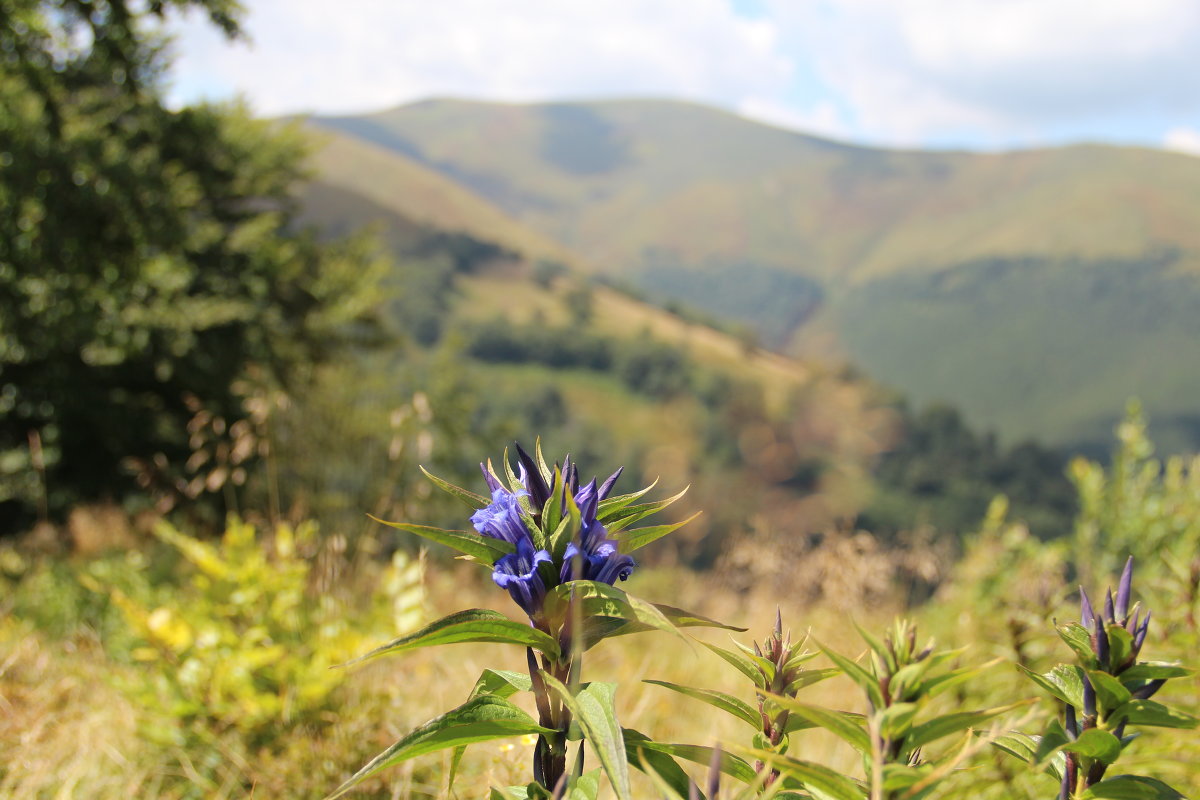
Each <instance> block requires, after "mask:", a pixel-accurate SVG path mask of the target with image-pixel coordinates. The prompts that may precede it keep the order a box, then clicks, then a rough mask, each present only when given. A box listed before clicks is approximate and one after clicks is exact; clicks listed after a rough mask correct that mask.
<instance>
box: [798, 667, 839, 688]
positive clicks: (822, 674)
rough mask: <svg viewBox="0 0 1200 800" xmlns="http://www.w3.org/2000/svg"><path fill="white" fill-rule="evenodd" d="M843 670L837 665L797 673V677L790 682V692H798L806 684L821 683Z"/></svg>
mask: <svg viewBox="0 0 1200 800" xmlns="http://www.w3.org/2000/svg"><path fill="white" fill-rule="evenodd" d="M841 674H842V671H841V670H840V669H837V668H835V667H825V668H824V669H806V670H801V671H800V672H798V673H796V677H795V678H793V679H792V682H791V683H789V684H788V693H789V694H790V693H792V692H798V691H800V690H801V689H803V688H805V687H806V686H812V685H813V684H814V683H820V682H821V681H823V680H826V679H827V678H832V677H833V676H834V675H841Z"/></svg>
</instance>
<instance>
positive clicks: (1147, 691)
mask: <svg viewBox="0 0 1200 800" xmlns="http://www.w3.org/2000/svg"><path fill="white" fill-rule="evenodd" d="M1166 682H1167V681H1166V679H1165V678H1159V679H1158V680H1153V681H1150V682H1149V683H1147V684H1146V685H1145V686H1143V687H1142V688H1140V689H1138V690H1137V691H1136V692H1134V693H1133V696H1134V697H1135V698H1137V699H1138V700H1149V699H1150V698H1151V697H1153V696H1154V695H1155V694H1156V693H1157V692H1158V690H1159V689H1161V688H1162V687H1163V684H1164V683H1166Z"/></svg>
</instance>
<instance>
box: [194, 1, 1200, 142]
mask: <svg viewBox="0 0 1200 800" xmlns="http://www.w3.org/2000/svg"><path fill="white" fill-rule="evenodd" d="M243 4H244V6H245V7H246V11H247V14H246V18H245V20H244V22H245V29H246V33H247V34H248V37H247V38H248V40H249V41H241V42H235V43H232V44H231V43H229V42H226V41H224V40H223V38H222V37H221V35H220V34H219V33H217V32H216V30H215V29H214V28H213V27H212V26H211V25H208V24H207V23H206V21H205V20H204V19H203V18H201V17H200V16H199V15H196V14H192V15H190V16H188V17H187V18H184V19H182V20H178V21H177V22H175V23H174V24H173V31H174V33H175V35H176V42H175V53H176V63H175V68H174V71H173V75H172V85H171V89H170V98H171V100H172V102H174V103H176V104H183V103H188V102H193V101H196V100H199V99H206V100H224V99H228V98H232V97H239V96H240V97H242V98H244V99H245V100H246V101H247V102H248V103H249V104H250V106H251V107H252V108H253V109H254V110H255V111H256V112H258V113H260V114H263V115H269V116H275V115H282V114H290V113H298V112H312V113H319V114H347V113H361V112H368V111H378V110H382V109H385V108H391V107H394V106H397V105H401V104H404V103H409V102H414V101H418V100H423V99H427V98H430V97H462V98H472V99H481V100H496V101H505V102H534V101H543V100H564V99H565V100H574V99H593V98H606V97H621V98H628V97H658V98H674V99H684V100H692V101H696V102H701V103H706V104H709V105H714V106H718V107H721V108H725V109H728V110H730V111H734V112H736V113H739V114H742V115H743V116H746V117H750V118H752V119H756V120H761V121H764V122H768V123H771V124H774V125H779V126H782V127H786V128H793V129H797V130H801V131H804V132H807V133H812V134H817V135H821V136H827V137H831V138H836V139H840V140H845V141H851V142H856V143H861V144H868V145H876V146H884V147H903V148H917V147H920V148H967V149H976V150H1001V149H1014V148H1023V147H1033V146H1044V145H1055V144H1063V143H1074V142H1085V141H1086V142H1113V143H1122V144H1125V143H1132V144H1142V145H1148V146H1153V147H1166V148H1169V149H1175V150H1180V151H1184V152H1190V153H1193V154H1196V155H1200V1H1198V0H586V2H585V1H584V0H338V2H330V1H329V0H243Z"/></svg>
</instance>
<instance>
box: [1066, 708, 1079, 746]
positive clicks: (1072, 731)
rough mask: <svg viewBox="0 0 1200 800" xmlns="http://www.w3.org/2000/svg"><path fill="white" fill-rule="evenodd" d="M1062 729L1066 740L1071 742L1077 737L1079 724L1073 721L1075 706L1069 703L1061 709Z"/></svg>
mask: <svg viewBox="0 0 1200 800" xmlns="http://www.w3.org/2000/svg"><path fill="white" fill-rule="evenodd" d="M1063 722H1064V724H1063V728H1064V729H1065V730H1066V732H1067V738H1068V739H1070V740H1071V741H1072V742H1073V741H1075V739H1076V738H1078V737H1079V722H1078V721H1077V720H1076V719H1075V706H1073V705H1071V704H1070V703H1068V704H1067V706H1066V708H1064V709H1063Z"/></svg>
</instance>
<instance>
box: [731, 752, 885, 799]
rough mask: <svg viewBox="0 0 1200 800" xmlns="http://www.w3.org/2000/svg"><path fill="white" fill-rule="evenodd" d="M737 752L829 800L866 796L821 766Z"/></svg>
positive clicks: (845, 778) (762, 753)
mask: <svg viewBox="0 0 1200 800" xmlns="http://www.w3.org/2000/svg"><path fill="white" fill-rule="evenodd" d="M737 750H739V751H740V752H744V753H746V754H747V755H749V756H751V757H752V758H756V759H758V760H759V761H762V762H764V763H769V764H770V765H771V766H772V767H774V768H775V769H777V770H779V772H780V774H783V775H788V776H791V777H792V778H795V779H796V780H797V781H799V782H800V783H802V784H804V787H805V788H806V789H809V790H810V791H814V792H820V793H822V794H823V795H826V796H828V797H829V798H831V800H865V798H866V796H867V794H866V792H864V791H863V789H862V787H860V786H859V785H858V784H857V783H855V782H854V781H852V780H851V779H850V778H847V777H846V776H845V775H843V774H841V773H840V772H835V771H834V770H832V769H830V768H829V767H826V766H823V765H821V764H815V763H813V762H811V761H802V760H800V759H798V758H792V757H791V756H784V755H779V754H777V753H772V752H770V751H767V750H754V749H750V748H740V747H739V748H737Z"/></svg>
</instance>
